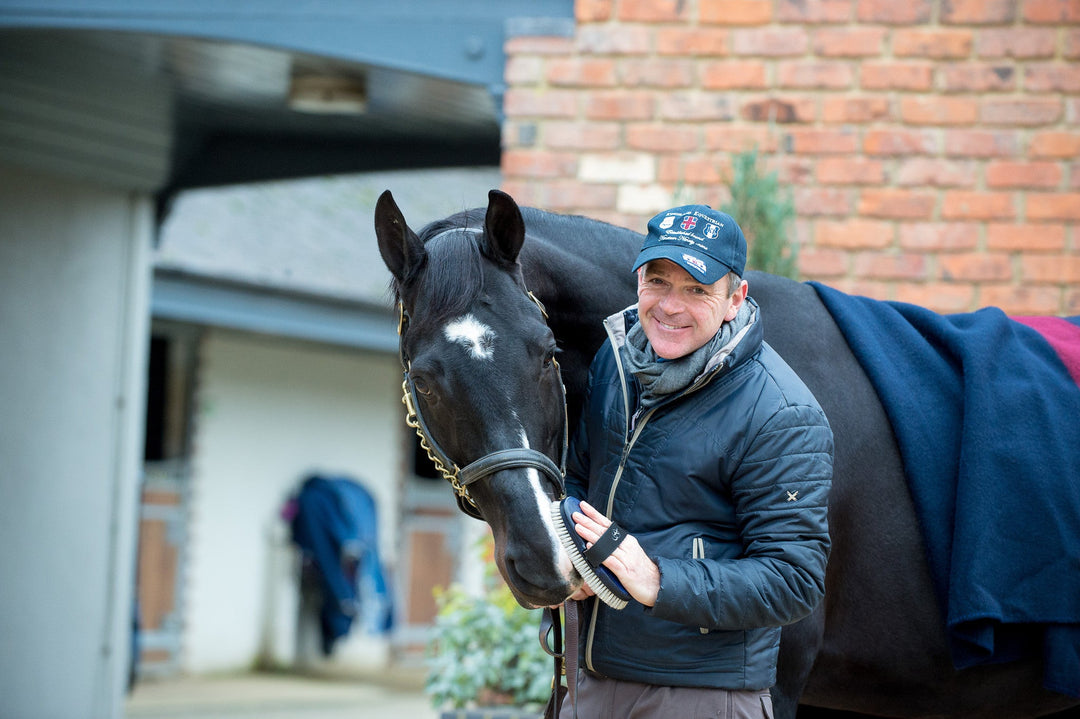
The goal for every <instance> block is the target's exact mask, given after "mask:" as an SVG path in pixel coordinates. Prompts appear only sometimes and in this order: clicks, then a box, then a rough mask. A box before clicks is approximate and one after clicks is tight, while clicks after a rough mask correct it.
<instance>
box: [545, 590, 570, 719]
mask: <svg viewBox="0 0 1080 719" xmlns="http://www.w3.org/2000/svg"><path fill="white" fill-rule="evenodd" d="M562 609H563V612H564V613H565V614H566V640H565V642H564V641H563V628H562V626H561V622H560V618H559V607H548V608H546V609H544V613H543V616H542V618H541V619H540V646H541V647H543V649H544V651H545V652H547V653H548V654H550V655H551V656H552V657H553V658H554V660H555V661H554V667H555V674H554V676H553V677H552V679H551V698H550V699H548V705H547V707H546V708H545V709H544V719H559V715H560V713H561V711H562V705H563V697H564V696H565V697H568V698H569V699H570V706H571V707H573V712H574V715H573V719H577V689H578V603H577V602H576V601H574V600H573V599H567V600H566V602H564V603H563V606H562ZM549 634H550V635H551V636H552V645H553V646H548V635H549ZM563 677H566V686H563Z"/></svg>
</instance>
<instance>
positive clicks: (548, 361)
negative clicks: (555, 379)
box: [544, 350, 555, 369]
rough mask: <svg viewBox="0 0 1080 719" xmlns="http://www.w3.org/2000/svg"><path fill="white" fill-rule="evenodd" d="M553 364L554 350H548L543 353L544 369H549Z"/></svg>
mask: <svg viewBox="0 0 1080 719" xmlns="http://www.w3.org/2000/svg"><path fill="white" fill-rule="evenodd" d="M554 364H555V350H548V351H547V354H545V355H544V369H550V368H551V367H552V366H553V365H554Z"/></svg>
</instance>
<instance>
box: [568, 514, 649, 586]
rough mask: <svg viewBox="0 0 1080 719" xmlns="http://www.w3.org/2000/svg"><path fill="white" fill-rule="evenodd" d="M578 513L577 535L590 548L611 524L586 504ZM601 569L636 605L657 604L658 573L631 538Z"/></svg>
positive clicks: (639, 546)
mask: <svg viewBox="0 0 1080 719" xmlns="http://www.w3.org/2000/svg"><path fill="white" fill-rule="evenodd" d="M581 510H582V511H581V512H574V514H573V517H572V519H573V520H574V526H575V528H576V529H577V533H578V535H580V536H581V538H582V539H584V540H585V541H586V542H587V543H588V546H592V544H593V543H594V542H595V541H596V540H598V539H599V538H600V535H602V534H603V533H604V532H605V531H607V528H608V527H610V526H611V520H610V519H608V518H607V517H605V516H604V515H603V514H601V513H600V512H599V511H597V509H596V508H595V507H593V506H592V505H590V504H589V503H588V502H582V503H581ZM604 566H605V567H607V568H608V569H610V570H611V571H612V572H613V573H614V574H615V576H616V577H618V578H619V581H620V582H622V584H623V586H624V587H626V591H628V592H630V596H632V597H633V598H634V599H636V600H637V601H638V602H640V603H641V604H643V605H645V606H646V607H651V606H653V605H654V604H656V596H657V595H658V594H659V593H660V569H659V568H658V567H657V566H656V563H655V562H653V560H651V559H649V556H648V555H647V554H645V550H643V549H642V548H641V545H640V544H638V541H637V539H635V538H634V535H632V534H627V535H626V538H625V539H623V541H622V544H620V545H619V546H618V547H616V548H615V551H614V552H612V553H611V555H610V556H609V557H608V558H607V559H605V560H604Z"/></svg>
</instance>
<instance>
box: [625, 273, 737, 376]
mask: <svg viewBox="0 0 1080 719" xmlns="http://www.w3.org/2000/svg"><path fill="white" fill-rule="evenodd" d="M727 285H728V283H727V279H726V278H721V279H720V281H719V282H715V283H713V284H711V285H703V284H701V283H700V282H698V281H697V280H695V279H694V278H693V277H691V276H690V274H689V273H688V272H687V271H686V270H684V269H683V268H681V267H679V266H678V265H677V264H675V263H674V262H671V261H670V260H653V261H651V262H649V263H648V264H646V265H645V266H644V267H642V268H641V270H639V272H638V317H639V321H640V322H641V327H642V329H643V330H645V336H646V337H648V338H649V344H651V345H652V348H653V350H654V351H655V352H656V354H658V355H659V356H661V357H663V358H664V359H677V358H679V357H684V356H686V355H688V354H690V353H691V352H693V351H694V350H696V349H698V348H700V347H702V346H704V345H705V343H706V342H708V341H709V340H710V339H712V337H713V335H715V334H716V331H717V330H719V329H720V325H721V324H723V323H724V322H726V321H730V320H732V319H734V318H735V315H736V314H738V312H739V307H740V306H741V305H742V302H743V300H744V299H746V282H745V281H744V282H742V284H741V285H740V287H739V288H738V289H737V290H736V291H735V292H734V293H733V294H732V295H730V296H729V295H728V291H727V290H728V286H727Z"/></svg>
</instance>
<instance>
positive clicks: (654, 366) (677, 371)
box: [620, 298, 757, 409]
mask: <svg viewBox="0 0 1080 719" xmlns="http://www.w3.org/2000/svg"><path fill="white" fill-rule="evenodd" d="M756 317H757V306H756V305H755V304H754V303H753V301H752V300H750V299H749V298H747V300H746V301H745V302H743V304H742V307H740V308H739V314H737V315H735V319H733V320H731V321H730V322H725V323H724V324H722V325H721V326H720V329H719V331H717V333H716V334H715V335H713V338H712V339H711V340H709V341H708V342H706V343H705V344H704V345H702V346H701V347H699V348H698V349H696V350H694V351H693V352H691V353H690V354H688V355H686V356H684V357H679V358H678V359H673V360H664V359H661V358H660V357H659V356H658V355H657V354H656V352H654V351H653V348H652V345H650V344H649V340H648V338H647V337H646V336H645V330H643V329H642V327H641V321H640V320H638V322H637V323H636V324H635V325H634V326H633V327H631V328H630V330H629V331H628V332H627V333H626V342H624V343H623V346H622V347H621V348H620V352H621V354H622V358H623V364H624V365H625V366H626V368H627V369H628V370H629V371H630V372H631V373H632V374H633V375H634V376H635V377H637V378H638V381H639V382H640V383H641V387H642V393H641V407H642V408H643V409H648V408H649V407H652V406H653V405H655V404H657V403H659V402H660V401H661V400H662V399H664V398H665V397H667V396H668V395H671V394H674V393H676V392H681V391H682V390H684V389H686V388H687V387H689V386H690V385H691V384H693V383H694V381H695V380H696V379H697V378H698V377H700V376H701V375H702V374H704V373H705V372H707V371H709V370H711V369H712V368H713V367H715V366H716V365H717V364H719V363H720V362H723V360H724V358H725V357H727V356H728V355H729V354H730V353H731V350H732V349H734V348H735V346H736V345H737V344H738V343H739V342H738V341H739V340H741V339H742V335H743V331H744V330H745V329H746V328H747V327H749V326H750V325H751V324H752V323H753V322H754V320H755V319H756Z"/></svg>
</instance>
